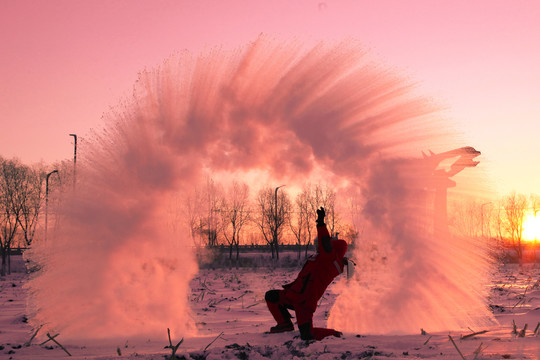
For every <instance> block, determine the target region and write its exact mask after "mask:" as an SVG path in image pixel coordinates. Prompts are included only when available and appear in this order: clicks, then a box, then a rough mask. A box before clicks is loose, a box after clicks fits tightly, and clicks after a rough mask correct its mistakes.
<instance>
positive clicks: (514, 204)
mask: <svg viewBox="0 0 540 360" xmlns="http://www.w3.org/2000/svg"><path fill="white" fill-rule="evenodd" d="M503 207H504V214H505V222H504V224H505V228H506V232H507V233H508V235H509V236H510V239H511V240H512V246H513V247H514V249H515V250H516V253H517V255H518V258H519V260H520V261H521V260H522V256H523V247H522V237H523V222H524V220H525V215H526V211H527V197H526V196H525V195H522V194H516V193H512V194H511V195H508V196H507V197H505V198H504V199H503Z"/></svg>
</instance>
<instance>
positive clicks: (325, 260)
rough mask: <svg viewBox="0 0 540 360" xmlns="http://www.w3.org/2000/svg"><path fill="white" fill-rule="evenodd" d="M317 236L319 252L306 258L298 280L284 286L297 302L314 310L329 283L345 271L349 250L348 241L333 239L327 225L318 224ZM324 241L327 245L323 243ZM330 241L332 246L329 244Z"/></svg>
mask: <svg viewBox="0 0 540 360" xmlns="http://www.w3.org/2000/svg"><path fill="white" fill-rule="evenodd" d="M317 237H318V249H317V254H316V255H312V256H310V257H309V258H308V259H307V260H306V263H305V264H304V266H303V267H302V270H300V273H299V274H298V277H297V278H296V280H294V281H293V282H292V283H290V284H287V285H284V286H283V287H284V288H285V289H286V290H287V291H288V294H287V296H288V297H290V298H293V299H295V302H296V303H297V304H305V305H306V306H308V307H309V308H310V309H312V310H313V311H315V309H316V308H317V303H318V302H319V299H320V298H321V297H322V296H323V294H324V292H325V291H326V288H327V287H328V285H330V283H331V282H332V281H333V280H334V279H335V278H336V276H338V275H339V274H341V273H342V272H343V267H344V265H343V257H344V256H345V252H346V251H347V243H346V242H345V241H344V240H336V239H331V238H330V234H329V233H328V229H327V228H326V226H325V225H322V226H317ZM324 242H326V246H324V245H323V244H324ZM328 242H330V244H331V246H327V245H328ZM325 248H326V249H325ZM328 250H329V251H328Z"/></svg>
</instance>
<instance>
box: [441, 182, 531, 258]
mask: <svg viewBox="0 0 540 360" xmlns="http://www.w3.org/2000/svg"><path fill="white" fill-rule="evenodd" d="M539 211H540V197H539V196H538V195H530V196H526V195H524V194H519V193H515V192H514V193H511V194H509V195H506V196H504V197H502V198H501V199H500V200H499V201H489V202H478V201H470V202H466V203H463V202H460V203H457V204H454V206H453V207H452V210H451V219H452V223H453V227H454V228H455V229H456V230H457V231H459V232H460V234H461V235H464V236H469V237H482V238H488V239H494V240H495V241H496V242H497V244H498V245H500V246H503V245H504V246H506V247H512V248H514V250H515V252H516V256H517V258H518V259H521V258H522V256H523V249H524V240H525V239H524V238H523V235H524V230H525V227H524V224H525V220H526V218H527V216H536V215H537V214H538V212H539ZM538 240H540V239H538Z"/></svg>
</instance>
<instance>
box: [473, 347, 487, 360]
mask: <svg viewBox="0 0 540 360" xmlns="http://www.w3.org/2000/svg"><path fill="white" fill-rule="evenodd" d="M483 344H484V343H480V345H478V348H477V349H476V350H474V352H473V354H474V359H473V360H476V359H477V358H478V356H480V355H482V351H484V349H485V348H487V346H486V347H485V348H482V345H483Z"/></svg>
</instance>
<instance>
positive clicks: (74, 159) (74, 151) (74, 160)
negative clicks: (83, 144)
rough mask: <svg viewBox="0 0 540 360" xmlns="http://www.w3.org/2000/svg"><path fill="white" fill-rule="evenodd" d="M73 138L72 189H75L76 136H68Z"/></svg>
mask: <svg viewBox="0 0 540 360" xmlns="http://www.w3.org/2000/svg"><path fill="white" fill-rule="evenodd" d="M69 136H73V140H74V149H73V189H75V179H76V178H77V134H69Z"/></svg>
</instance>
